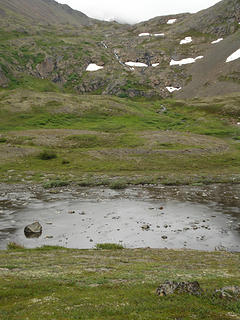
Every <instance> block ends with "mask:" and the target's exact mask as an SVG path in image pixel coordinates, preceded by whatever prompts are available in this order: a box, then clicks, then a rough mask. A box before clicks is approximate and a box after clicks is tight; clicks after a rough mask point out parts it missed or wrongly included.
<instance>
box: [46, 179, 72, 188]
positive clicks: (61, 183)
mask: <svg viewBox="0 0 240 320" xmlns="http://www.w3.org/2000/svg"><path fill="white" fill-rule="evenodd" d="M69 184H70V182H69V181H62V180H53V181H48V182H46V183H44V184H43V187H44V188H45V189H51V188H57V187H65V186H68V185H69Z"/></svg>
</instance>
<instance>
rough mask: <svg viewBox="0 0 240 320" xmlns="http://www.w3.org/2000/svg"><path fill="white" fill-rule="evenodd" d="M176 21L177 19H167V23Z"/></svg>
mask: <svg viewBox="0 0 240 320" xmlns="http://www.w3.org/2000/svg"><path fill="white" fill-rule="evenodd" d="M176 21H177V19H169V20H168V22H167V24H173V23H175V22H176Z"/></svg>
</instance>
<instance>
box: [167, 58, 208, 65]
mask: <svg viewBox="0 0 240 320" xmlns="http://www.w3.org/2000/svg"><path fill="white" fill-rule="evenodd" d="M202 58H203V56H199V57H196V58H186V59H182V60H179V61H175V60H173V59H172V60H171V62H170V66H182V65H183V64H189V63H194V62H196V60H199V59H202Z"/></svg>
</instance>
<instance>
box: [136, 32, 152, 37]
mask: <svg viewBox="0 0 240 320" xmlns="http://www.w3.org/2000/svg"><path fill="white" fill-rule="evenodd" d="M138 36H139V37H149V36H151V34H150V33H148V32H144V33H139V35H138Z"/></svg>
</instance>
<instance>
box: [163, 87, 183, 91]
mask: <svg viewBox="0 0 240 320" xmlns="http://www.w3.org/2000/svg"><path fill="white" fill-rule="evenodd" d="M166 89H167V90H168V91H169V92H174V91H179V90H181V89H182V88H181V87H178V88H174V87H166Z"/></svg>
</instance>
